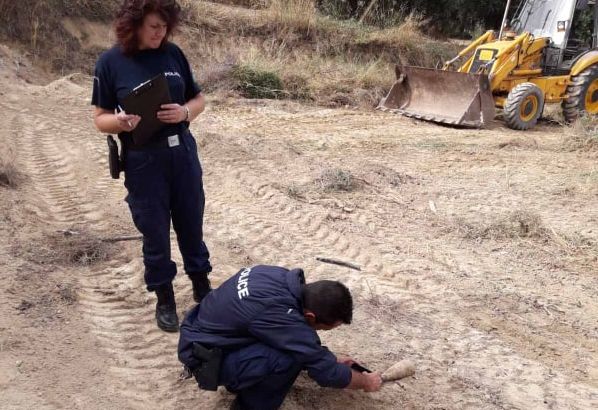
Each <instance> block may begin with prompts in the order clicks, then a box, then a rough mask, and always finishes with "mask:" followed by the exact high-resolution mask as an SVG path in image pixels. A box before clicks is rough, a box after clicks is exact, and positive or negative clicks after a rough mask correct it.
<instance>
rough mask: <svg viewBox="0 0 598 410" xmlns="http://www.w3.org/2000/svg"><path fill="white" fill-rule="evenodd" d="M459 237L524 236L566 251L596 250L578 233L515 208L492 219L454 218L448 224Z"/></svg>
mask: <svg viewBox="0 0 598 410" xmlns="http://www.w3.org/2000/svg"><path fill="white" fill-rule="evenodd" d="M452 229H454V230H456V231H457V232H458V233H459V234H460V235H461V236H462V237H463V238H466V239H469V240H473V241H476V242H480V241H483V240H497V241H506V240H517V239H528V240H534V241H538V242H540V243H544V244H550V245H555V246H556V247H558V248H560V249H561V250H562V251H563V252H564V253H566V254H572V253H577V252H586V251H589V252H591V253H592V254H595V252H596V246H597V244H596V243H595V242H594V241H592V240H591V239H588V238H586V237H583V236H582V235H580V234H577V233H574V234H570V235H567V234H563V233H560V232H557V231H556V230H554V229H553V228H551V227H547V226H546V225H545V224H544V223H543V222H542V219H541V218H540V216H539V215H537V214H535V213H533V212H529V211H524V210H516V211H512V212H509V213H507V214H504V215H498V216H496V217H495V218H493V220H492V222H489V223H484V222H469V221H466V220H464V219H462V218H457V219H456V220H454V221H453V223H452Z"/></svg>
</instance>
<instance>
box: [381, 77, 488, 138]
mask: <svg viewBox="0 0 598 410" xmlns="http://www.w3.org/2000/svg"><path fill="white" fill-rule="evenodd" d="M396 75H397V81H396V82H395V83H394V85H393V86H392V88H391V90H390V92H389V93H388V95H387V96H386V98H384V99H383V100H382V101H381V102H380V104H379V105H378V109H380V110H383V111H390V112H394V113H397V114H402V115H405V116H408V117H413V118H417V119H420V120H425V121H432V122H437V123H442V124H449V125H455V126H461V127H471V128H481V127H483V126H484V125H485V124H487V123H488V122H490V121H492V120H493V119H494V115H495V112H494V99H493V98H492V91H491V89H490V82H489V80H488V76H487V75H485V74H468V73H460V72H456V71H444V70H434V69H429V68H420V67H409V66H403V67H399V66H397V67H396Z"/></svg>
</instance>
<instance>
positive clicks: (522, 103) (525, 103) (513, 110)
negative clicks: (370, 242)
mask: <svg viewBox="0 0 598 410" xmlns="http://www.w3.org/2000/svg"><path fill="white" fill-rule="evenodd" d="M542 111H544V93H543V92H542V90H541V89H540V87H538V86H537V85H536V84H534V83H522V84H519V85H518V86H516V87H515V88H513V89H512V90H511V92H509V96H508V97H507V102H506V104H505V108H504V115H505V122H506V123H507V126H508V127H509V128H512V129H514V130H520V131H523V130H529V129H530V128H534V127H535V126H536V123H537V122H538V119H539V118H540V117H541V116H542Z"/></svg>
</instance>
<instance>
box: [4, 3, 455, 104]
mask: <svg viewBox="0 0 598 410" xmlns="http://www.w3.org/2000/svg"><path fill="white" fill-rule="evenodd" d="M221 3H226V4H231V5H241V6H244V7H234V6H225V5H220V4H217V3H214V2H208V1H198V0H181V6H182V7H183V10H184V13H185V20H184V23H185V24H184V25H183V27H181V30H180V34H179V35H178V36H177V38H176V41H177V42H181V43H183V45H184V47H185V50H186V51H188V53H189V57H190V60H191V61H192V62H198V65H199V67H200V70H197V71H198V78H199V79H200V81H203V82H204V85H205V87H206V90H208V91H213V90H216V89H223V90H230V89H231V88H232V89H234V88H236V87H237V86H238V81H235V79H234V78H232V76H233V70H232V68H233V67H234V66H240V67H247V68H250V69H253V70H258V71H265V72H269V73H272V74H274V75H276V76H277V77H278V78H280V79H281V80H282V84H283V90H282V91H281V93H279V94H280V95H281V96H282V97H283V98H294V99H302V100H313V101H315V102H317V103H319V104H323V105H329V106H344V105H353V106H355V105H364V106H375V105H376V104H377V103H378V101H379V100H380V98H381V97H383V96H384V95H385V93H386V91H387V90H388V89H389V87H390V86H391V85H392V83H393V82H394V71H393V67H394V64H396V63H397V62H398V61H399V60H400V61H402V62H403V63H406V64H414V65H424V66H433V65H435V64H436V62H437V61H440V60H443V59H446V58H447V57H449V56H452V55H453V54H454V53H455V52H456V48H455V46H454V45H452V44H449V43H439V42H436V41H433V40H431V39H429V38H427V37H426V36H424V35H422V33H421V30H420V27H421V24H422V20H421V18H419V17H417V16H414V15H412V16H408V17H407V18H406V19H405V20H404V22H403V23H402V24H400V25H398V26H396V27H392V28H388V29H385V30H380V29H377V28H375V27H373V26H367V25H361V24H358V23H356V22H346V21H337V20H334V19H331V18H328V17H326V16H323V15H321V14H320V13H319V12H318V11H317V9H316V7H315V0H238V1H237V0H230V1H224V0H223V1H221ZM119 4H120V1H117V0H111V1H104V2H102V1H100V0H73V1H70V2H69V1H66V0H24V1H22V2H12V1H8V0H0V5H1V6H2V7H1V8H2V11H3V13H2V16H0V23H2V24H0V25H1V27H0V36H2V37H4V38H9V39H10V40H12V41H14V40H16V41H19V42H21V43H22V44H24V45H25V46H26V47H27V48H28V51H30V52H31V54H32V55H33V56H34V57H36V58H37V61H36V63H39V62H42V63H44V62H45V63H46V65H47V66H50V67H51V68H52V69H53V70H55V71H57V72H58V73H59V74H60V75H61V76H64V75H66V74H68V73H69V72H71V71H72V70H76V71H83V72H87V73H89V72H90V71H91V70H92V69H93V65H94V60H95V59H96V58H97V54H98V53H99V51H100V50H95V49H94V50H92V49H87V48H85V47H83V46H82V44H81V43H80V40H79V39H77V38H75V37H74V36H73V35H72V34H69V32H68V31H67V30H65V28H64V27H63V25H62V18H63V17H64V16H70V17H85V18H88V19H91V20H100V21H104V22H105V23H106V24H109V23H110V20H111V16H112V15H113V13H114V11H115V10H116V8H117V7H118V5H119ZM246 7H251V8H246ZM25 10H26V11H27V12H25ZM40 60H41V61H40Z"/></svg>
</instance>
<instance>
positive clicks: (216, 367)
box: [193, 343, 222, 391]
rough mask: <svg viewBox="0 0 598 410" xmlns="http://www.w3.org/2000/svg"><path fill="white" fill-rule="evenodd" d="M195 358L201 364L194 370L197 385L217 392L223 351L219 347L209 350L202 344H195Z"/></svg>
mask: <svg viewBox="0 0 598 410" xmlns="http://www.w3.org/2000/svg"><path fill="white" fill-rule="evenodd" d="M193 356H194V357H195V358H196V359H197V360H198V361H199V363H200V364H199V366H197V367H196V368H195V369H193V376H194V377H195V380H196V381H197V385H198V386H199V388H200V389H203V390H211V391H216V390H217V389H218V378H219V377H220V365H221V364H222V349H220V348H218V347H212V348H210V349H208V348H206V347H205V346H203V345H202V344H200V343H193Z"/></svg>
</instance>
